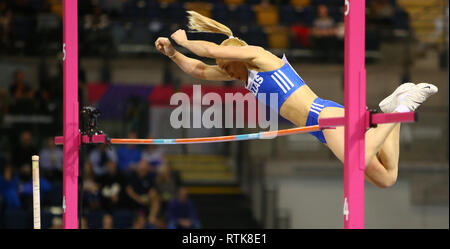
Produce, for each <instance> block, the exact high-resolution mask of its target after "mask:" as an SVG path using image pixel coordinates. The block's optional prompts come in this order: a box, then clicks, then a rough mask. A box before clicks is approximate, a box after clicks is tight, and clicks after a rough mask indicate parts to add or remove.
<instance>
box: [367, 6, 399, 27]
mask: <svg viewBox="0 0 450 249" xmlns="http://www.w3.org/2000/svg"><path fill="white" fill-rule="evenodd" d="M394 14H395V8H394V6H392V4H391V3H390V2H389V0H372V1H370V5H369V15H368V18H369V19H370V20H371V21H373V22H375V23H376V24H378V25H392V21H393V17H394Z"/></svg>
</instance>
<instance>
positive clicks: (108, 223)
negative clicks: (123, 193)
mask: <svg viewBox="0 0 450 249" xmlns="http://www.w3.org/2000/svg"><path fill="white" fill-rule="evenodd" d="M102 229H114V220H113V217H112V215H110V214H105V215H103V218H102Z"/></svg>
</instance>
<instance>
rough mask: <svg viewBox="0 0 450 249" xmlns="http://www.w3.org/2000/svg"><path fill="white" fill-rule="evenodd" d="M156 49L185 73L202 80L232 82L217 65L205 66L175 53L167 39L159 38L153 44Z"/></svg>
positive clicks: (200, 62)
mask: <svg viewBox="0 0 450 249" xmlns="http://www.w3.org/2000/svg"><path fill="white" fill-rule="evenodd" d="M155 46H156V48H157V49H158V50H159V51H160V52H161V53H163V54H164V55H166V56H167V57H169V58H170V59H171V60H172V61H173V62H175V63H176V64H177V65H178V67H179V68H180V69H181V70H183V71H184V72H185V73H187V74H189V75H191V76H193V77H195V78H198V79H203V80H214V81H228V80H234V79H233V78H231V77H230V76H228V74H226V73H225V72H224V71H223V70H222V69H220V68H219V67H218V66H217V65H207V64H205V63H203V62H202V61H199V60H196V59H192V58H189V57H187V56H185V55H183V54H182V53H180V52H178V51H176V50H175V49H174V48H173V47H172V44H171V43H170V41H169V39H167V38H165V37H160V38H158V39H157V40H156V42H155Z"/></svg>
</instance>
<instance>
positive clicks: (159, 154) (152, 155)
mask: <svg viewBox="0 0 450 249" xmlns="http://www.w3.org/2000/svg"><path fill="white" fill-rule="evenodd" d="M142 160H144V161H146V162H147V163H148V164H150V165H151V166H153V167H155V168H159V167H160V165H161V164H162V163H163V160H164V148H163V147H161V146H158V145H155V144H151V145H148V146H147V147H146V148H145V149H144V151H142Z"/></svg>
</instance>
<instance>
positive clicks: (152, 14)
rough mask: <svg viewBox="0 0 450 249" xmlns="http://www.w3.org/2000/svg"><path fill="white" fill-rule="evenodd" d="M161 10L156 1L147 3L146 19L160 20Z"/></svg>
mask: <svg viewBox="0 0 450 249" xmlns="http://www.w3.org/2000/svg"><path fill="white" fill-rule="evenodd" d="M162 11H163V10H162V8H161V6H160V5H159V4H158V2H156V1H150V2H148V3H147V17H148V19H149V20H155V19H161V18H162V16H163V13H162Z"/></svg>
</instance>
